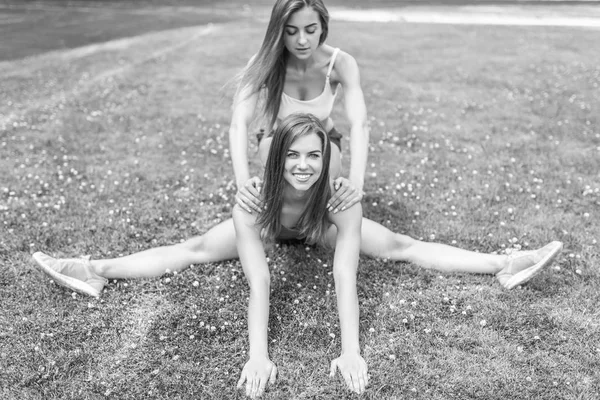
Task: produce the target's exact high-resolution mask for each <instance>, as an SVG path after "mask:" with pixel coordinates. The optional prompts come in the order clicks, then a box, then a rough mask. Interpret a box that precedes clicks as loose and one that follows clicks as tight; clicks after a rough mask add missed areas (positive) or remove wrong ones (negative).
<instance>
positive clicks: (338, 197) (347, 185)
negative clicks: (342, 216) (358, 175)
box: [327, 177, 365, 213]
mask: <svg viewBox="0 0 600 400" xmlns="http://www.w3.org/2000/svg"><path fill="white" fill-rule="evenodd" d="M333 188H334V189H335V192H334V193H333V196H331V199H329V202H328V204H327V210H328V211H330V212H331V211H332V212H333V213H337V212H338V211H344V210H345V209H347V208H350V207H352V206H353V205H355V204H356V203H360V201H361V200H362V198H363V196H364V195H365V192H363V191H362V190H359V189H357V188H356V187H355V186H354V185H353V184H352V183H351V182H350V181H349V180H348V179H346V178H342V177H339V178H337V179H335V180H334V181H333Z"/></svg>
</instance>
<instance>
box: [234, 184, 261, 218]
mask: <svg viewBox="0 0 600 400" xmlns="http://www.w3.org/2000/svg"><path fill="white" fill-rule="evenodd" d="M262 183H263V182H262V179H260V178H259V177H258V176H253V177H252V178H250V179H248V180H247V181H246V183H245V184H243V185H241V186H238V191H237V193H236V195H235V202H236V204H237V205H239V206H240V207H242V208H243V209H244V210H246V211H248V212H249V213H252V212H256V213H259V212H261V211H262V199H261V198H260V196H261V194H260V192H261V190H262Z"/></svg>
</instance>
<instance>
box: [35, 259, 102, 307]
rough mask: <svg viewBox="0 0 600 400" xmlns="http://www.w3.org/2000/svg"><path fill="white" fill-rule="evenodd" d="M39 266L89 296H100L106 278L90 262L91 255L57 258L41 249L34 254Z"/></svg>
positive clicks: (59, 280) (57, 281) (54, 277)
mask: <svg viewBox="0 0 600 400" xmlns="http://www.w3.org/2000/svg"><path fill="white" fill-rule="evenodd" d="M33 260H34V261H35V264H36V265H37V267H38V268H39V269H40V270H41V271H42V272H44V273H45V274H47V275H49V276H50V277H51V278H52V279H53V280H54V281H55V282H56V283H58V284H59V285H62V286H64V287H67V288H69V289H71V290H75V291H77V292H79V293H83V294H87V295H89V296H94V297H100V293H102V289H103V288H104V285H106V284H107V283H108V280H107V279H106V278H103V277H101V276H100V275H97V274H96V273H95V272H94V270H93V268H92V264H91V263H90V257H89V256H87V257H85V258H72V259H64V258H61V259H57V258H54V257H50V256H49V255H47V254H44V253H42V252H40V251H38V252H37V253H34V254H33Z"/></svg>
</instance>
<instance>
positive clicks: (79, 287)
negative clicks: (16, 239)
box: [32, 253, 100, 297]
mask: <svg viewBox="0 0 600 400" xmlns="http://www.w3.org/2000/svg"><path fill="white" fill-rule="evenodd" d="M39 257H40V254H39V253H34V254H33V256H32V258H33V260H34V261H35V263H34V265H35V266H36V267H38V269H39V270H40V271H42V272H43V273H45V274H46V275H48V276H50V277H51V278H52V279H53V280H54V281H55V282H56V283H58V284H59V285H61V286H64V287H66V288H69V289H71V290H74V291H76V292H79V293H83V294H87V295H88V296H92V297H100V293H99V292H98V291H97V290H96V289H94V288H93V287H91V286H90V285H88V284H87V283H85V282H83V281H80V280H79V279H75V278H71V277H70V276H67V275H63V274H61V273H58V272H56V271H55V270H53V269H52V268H50V266H49V265H46V263H44V261H42V260H41V259H40V258H39Z"/></svg>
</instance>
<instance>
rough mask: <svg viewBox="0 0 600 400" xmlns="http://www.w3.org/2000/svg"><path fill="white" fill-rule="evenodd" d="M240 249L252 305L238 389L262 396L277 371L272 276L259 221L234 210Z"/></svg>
mask: <svg viewBox="0 0 600 400" xmlns="http://www.w3.org/2000/svg"><path fill="white" fill-rule="evenodd" d="M233 222H234V225H235V233H236V245H237V249H238V254H239V257H240V261H241V262H242V268H243V270H244V275H245V276H246V279H247V281H248V285H249V286H250V301H249V303H248V337H249V343H250V351H249V360H248V362H247V363H246V365H245V366H244V369H243V370H242V374H241V376H240V379H239V381H238V387H241V386H242V385H243V383H244V382H246V395H247V396H250V397H253V398H254V397H257V396H260V395H262V393H263V392H264V390H265V388H266V386H267V383H270V384H274V383H275V379H276V375H277V368H276V367H275V364H273V362H271V360H270V359H269V351H268V332H267V331H268V324H269V293H270V279H271V278H270V274H269V267H268V265H267V260H266V257H265V251H264V248H263V245H262V242H261V239H260V231H259V228H258V227H257V226H256V225H255V222H256V217H255V216H254V215H252V214H249V213H247V212H246V211H244V210H243V209H242V208H241V207H239V206H235V207H234V209H233Z"/></svg>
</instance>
